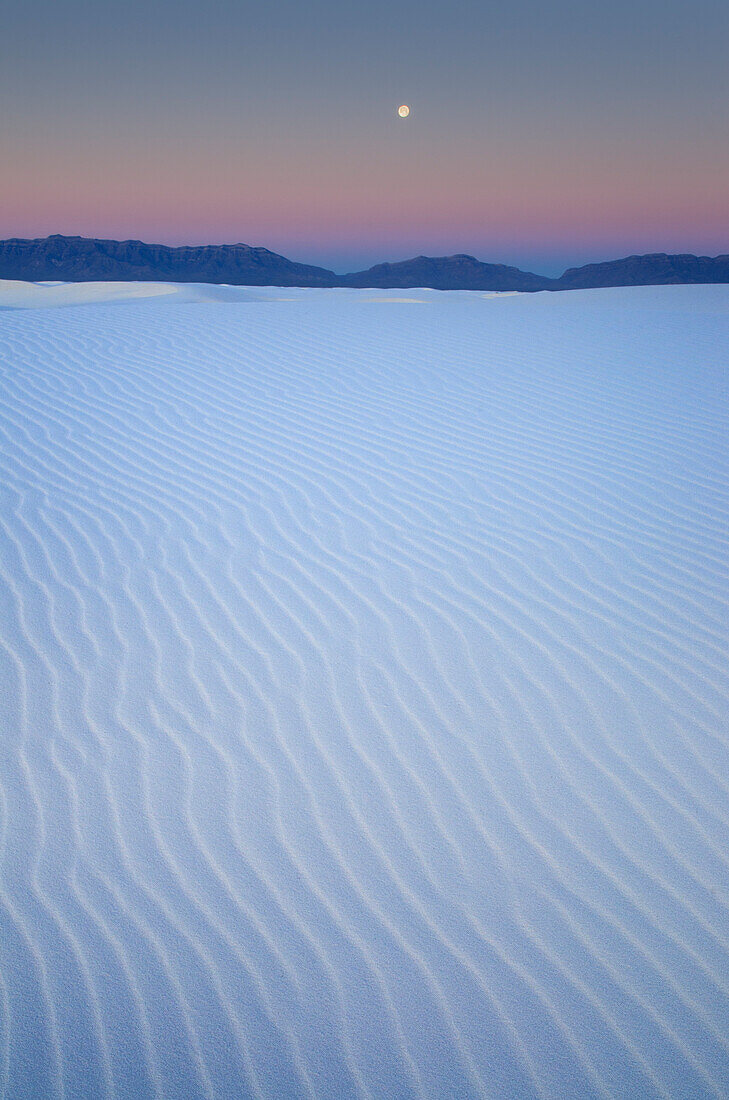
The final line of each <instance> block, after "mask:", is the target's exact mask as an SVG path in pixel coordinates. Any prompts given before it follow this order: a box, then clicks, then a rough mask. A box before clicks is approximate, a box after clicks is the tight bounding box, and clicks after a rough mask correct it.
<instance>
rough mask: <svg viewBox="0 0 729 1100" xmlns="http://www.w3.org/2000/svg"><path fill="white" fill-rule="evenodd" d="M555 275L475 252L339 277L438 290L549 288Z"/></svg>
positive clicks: (362, 283)
mask: <svg viewBox="0 0 729 1100" xmlns="http://www.w3.org/2000/svg"><path fill="white" fill-rule="evenodd" d="M553 284H554V279H547V278H545V276H543V275H533V274H532V273H531V272H530V271H520V270H519V268H518V267H507V266H506V264H485V263H481V261H480V260H477V259H476V258H475V257H474V256H466V255H462V254H461V255H457V256H435V257H434V256H416V257H415V258H414V259H412V260H402V261H400V262H399V263H394V264H377V265H376V266H375V267H371V268H370V269H369V270H368V271H356V272H354V273H353V274H351V275H343V276H342V277H341V285H342V286H353V287H383V288H385V287H416V286H427V287H434V288H436V289H437V290H550V289H551V288H552V286H553Z"/></svg>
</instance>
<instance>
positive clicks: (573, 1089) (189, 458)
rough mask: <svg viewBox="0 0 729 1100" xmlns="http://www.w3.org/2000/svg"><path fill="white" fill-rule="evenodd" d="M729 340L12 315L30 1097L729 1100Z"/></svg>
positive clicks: (142, 305) (5, 307)
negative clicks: (657, 1099)
mask: <svg viewBox="0 0 729 1100" xmlns="http://www.w3.org/2000/svg"><path fill="white" fill-rule="evenodd" d="M61 307H62V308H61ZM728 347H729V287H728V286H692V287H682V286H678V287H645V288H627V289H615V290H596V291H576V292H567V293H561V294H558V295H551V294H548V293H540V294H535V295H484V294H479V293H469V292H458V293H439V292H437V291H429V290H414V291H393V292H384V291H352V290H321V291H320V290H288V289H286V290H281V289H276V288H249V287H246V288H236V287H212V286H202V285H191V286H184V285H182V286H177V285H173V284H167V285H165V284H128V283H127V284H124V283H117V284H78V285H73V284H65V285H64V284H59V285H31V284H23V283H0V372H1V386H0V464H1V465H2V478H1V481H0V492H1V493H2V508H1V510H0V522H1V523H2V529H1V530H0V608H1V610H0V676H1V677H2V681H1V684H0V721H1V723H2V731H1V735H0V752H1V753H2V756H1V758H0V1095H3V1096H7V1097H8V1098H12V1100H17V1098H19V1097H28V1098H31V1097H32V1098H37V1097H43V1098H51V1097H59V1098H60V1097H66V1098H68V1100H77V1098H81V1097H84V1098H85V1097H88V1098H106V1097H110V1098H111V1097H118V1098H119V1100H125V1098H131V1097H134V1098H135V1100H136V1098H140V1100H142V1098H146V1097H157V1098H164V1100H168V1098H179V1100H183V1098H184V1100H195V1098H198V1097H200V1098H203V1097H207V1098H220V1100H228V1098H233V1097H235V1098H238V1097H258V1098H264V1100H268V1098H271V1100H280V1098H283V1100H296V1098H298V1097H309V1098H317V1100H318V1098H326V1100H329V1098H332V1100H346V1098H349V1097H358V1098H367V1097H371V1098H372V1100H380V1098H393V1100H405V1098H408V1097H421V1098H423V1100H433V1098H437V1100H440V1098H446V1097H448V1098H451V1097H452V1098H458V1100H468V1098H471V1097H493V1098H495V1100H504V1098H531V1097H535V1098H537V1097H541V1098H550V1100H552V1098H553V1100H569V1098H574V1100H590V1098H593V1097H595V1098H597V1097H619V1098H626V1097H631V1098H632V1097H635V1098H638V1097H640V1098H641V1100H646V1098H652V1097H670V1098H689V1097H690V1098H691V1100H699V1098H703V1097H726V1096H728V1095H729V1027H728V1026H727V1023H728V1021H729V751H728V750H729V662H728V661H727V656H728V649H729V644H728V643H729V614H728V613H727V612H728V604H729V543H728V539H727V536H728V535H729V479H728V477H727V474H728V473H729V433H728V432H727V428H728V427H729V425H728V420H729V417H728V415H727V413H728V411H729V410H728V405H729V400H728V398H729V384H728V381H727V365H728V363H727V348H728Z"/></svg>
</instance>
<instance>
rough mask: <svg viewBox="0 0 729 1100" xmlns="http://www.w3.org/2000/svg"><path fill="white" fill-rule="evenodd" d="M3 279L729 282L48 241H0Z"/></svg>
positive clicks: (628, 268) (663, 273)
mask: <svg viewBox="0 0 729 1100" xmlns="http://www.w3.org/2000/svg"><path fill="white" fill-rule="evenodd" d="M0 279H23V280H27V281H29V282H46V281H51V280H54V281H55V280H58V281H61V282H91V281H97V280H99V281H112V280H113V281H122V282H129V281H162V282H164V281H167V282H187V283H230V284H232V285H236V286H297V287H363V288H364V287H372V288H379V289H396V288H402V289H406V288H413V287H431V288H433V289H435V290H503V291H508V290H512V291H513V290H518V291H537V290H578V289H588V288H593V287H608V286H649V285H650V286H654V285H665V284H671V283H729V256H715V257H711V256H693V255H688V254H687V255H675V256H672V255H668V254H666V253H664V252H660V253H655V254H652V255H645V256H627V257H625V258H623V259H620V260H610V261H607V262H605V263H595V264H586V265H585V266H584V267H572V268H569V269H568V270H567V271H565V272H564V274H563V275H561V276H560V277H559V278H558V279H550V278H547V277H546V276H544V275H535V274H534V273H533V272H530V271H521V270H520V269H519V268H517V267H509V266H507V265H506V264H488V263H482V262H481V261H480V260H477V259H476V258H475V257H474V256H468V255H465V254H459V255H455V256H435V257H434V256H416V257H414V258H413V259H411V260H403V261H401V262H399V263H383V264H376V265H375V266H374V267H371V268H369V269H368V270H367V271H356V272H352V273H350V274H348V275H336V274H335V273H334V272H333V271H329V270H328V269H326V268H323V267H314V266H312V265H310V264H300V263H295V262H294V261H293V260H288V259H286V257H285V256H279V255H278V254H277V253H276V252H270V251H269V250H268V249H267V248H251V247H250V246H249V245H246V244H227V245H199V246H195V245H182V246H178V247H173V246H170V245H162V244H145V243H144V242H143V241H112V240H97V239H95V238H91V237H65V236H61V235H60V234H56V235H54V236H52V237H44V238H38V239H36V240H24V239H20V238H14V239H11V240H6V241H0Z"/></svg>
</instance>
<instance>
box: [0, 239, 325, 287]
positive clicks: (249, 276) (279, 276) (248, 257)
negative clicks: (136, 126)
mask: <svg viewBox="0 0 729 1100" xmlns="http://www.w3.org/2000/svg"><path fill="white" fill-rule="evenodd" d="M0 279H25V280H27V281H30V282H44V281H50V280H59V281H63V282H71V283H73V282H91V281H96V280H101V281H116V280H120V281H124V282H129V281H143V282H148V281H157V280H161V281H169V282H176V283H233V284H235V285H238V286H334V285H335V283H336V281H337V277H336V275H335V274H334V272H333V271H327V270H325V269H324V268H323V267H310V266H309V265H308V264H297V263H294V262H293V261H292V260H287V259H286V258H285V257H284V256H278V255H277V254H276V253H275V252H269V251H268V249H267V248H250V247H249V245H247V244H224V245H202V246H199V247H188V246H183V247H181V248H170V247H169V246H167V245H162V244H144V243H143V242H142V241H104V240H95V239H93V238H89V237H63V236H60V235H56V236H53V237H46V238H43V239H38V240H17V239H16V240H9V241H0Z"/></svg>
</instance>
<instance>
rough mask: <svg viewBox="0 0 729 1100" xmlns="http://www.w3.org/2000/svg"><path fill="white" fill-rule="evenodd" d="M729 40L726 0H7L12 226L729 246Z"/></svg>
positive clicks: (460, 246)
mask: <svg viewBox="0 0 729 1100" xmlns="http://www.w3.org/2000/svg"><path fill="white" fill-rule="evenodd" d="M728 57H729V2H728V0H692V2H688V0H612V2H607V0H600V2H594V0H580V2H577V0H552V2H548V0H538V2H537V0H508V2H503V0H502V2H500V3H489V2H488V0H473V2H471V0H452V2H451V3H448V4H446V3H441V2H434V0H420V2H419V3H416V2H414V0H400V2H397V3H393V2H392V0H387V2H384V0H369V2H365V0H361V2H358V3H346V2H342V0H306V2H304V0H269V2H265V0H262V2H257V3H252V2H248V0H222V2H221V0H218V2H216V0H211V2H210V3H207V4H206V3H202V2H200V0H195V2H192V0H174V2H173V0H145V2H144V3H132V2H126V3H119V2H117V0H5V3H4V5H3V13H2V16H0V96H1V100H0V102H1V103H2V119H1V122H0V237H9V236H23V237H26V236H31V237H32V236H45V235H46V234H48V233H81V234H84V235H86V236H110V237H117V238H126V237H135V238H141V239H143V240H148V241H162V242H166V243H170V244H183V243H190V244H202V243H217V242H234V241H244V242H246V243H248V244H254V245H265V246H266V247H267V248H271V249H273V250H275V251H277V252H282V253H284V254H285V255H287V256H289V257H291V258H292V259H297V260H304V261H309V262H311V263H319V264H323V265H325V266H327V267H332V268H334V269H335V270H336V271H345V270H352V269H356V268H361V267H365V266H369V264H371V263H374V262H376V261H379V260H397V259H404V258H406V257H408V256H411V255H414V254H417V253H420V252H424V253H427V254H430V255H436V254H438V255H443V254H447V253H452V252H470V253H472V254H474V255H476V256H478V257H479V258H480V259H483V260H490V261H493V262H504V263H515V264H517V265H519V266H522V267H528V268H531V269H533V270H537V271H540V272H545V273H548V274H551V273H553V272H557V271H560V270H562V268H563V267H565V266H567V265H569V264H573V263H582V262H585V261H588V260H593V259H608V258H614V257H616V256H621V255H626V254H628V253H632V252H647V251H692V252H703V253H709V254H712V255H714V254H716V253H719V252H729V65H728V64H727V58H728ZM403 102H405V103H409V104H410V105H411V108H412V114H411V117H410V118H409V119H408V120H407V121H401V120H399V119H398V118H397V114H396V110H397V106H398V104H400V103H403Z"/></svg>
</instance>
